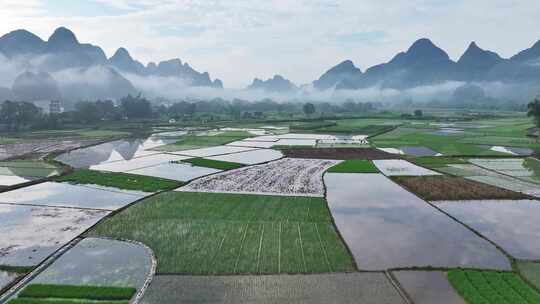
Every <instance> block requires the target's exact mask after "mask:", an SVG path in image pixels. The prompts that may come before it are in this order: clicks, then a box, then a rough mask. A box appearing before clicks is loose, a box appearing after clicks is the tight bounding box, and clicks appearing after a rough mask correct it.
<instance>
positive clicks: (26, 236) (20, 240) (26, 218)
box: [0, 204, 109, 266]
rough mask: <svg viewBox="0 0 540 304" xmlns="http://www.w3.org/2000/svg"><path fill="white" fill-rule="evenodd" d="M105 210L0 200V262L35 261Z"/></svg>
mask: <svg viewBox="0 0 540 304" xmlns="http://www.w3.org/2000/svg"><path fill="white" fill-rule="evenodd" d="M108 213H109V212H107V211H96V210H82V209H73V208H52V207H36V206H21V205H7V204H0V231H2V238H0V265H12V266H31V265H36V264H39V263H40V262H41V261H42V260H43V259H44V258H46V257H47V256H48V255H50V254H51V253H53V252H55V251H56V250H57V249H59V248H60V247H62V246H63V245H64V244H66V243H67V242H69V241H70V240H71V239H73V238H75V237H76V236H78V235H79V234H81V233H82V232H83V231H85V230H86V229H88V228H89V227H90V226H92V225H94V224H95V223H96V222H97V221H99V220H100V219H101V218H103V217H104V216H106V215H107V214H108Z"/></svg>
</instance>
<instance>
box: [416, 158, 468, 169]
mask: <svg viewBox="0 0 540 304" xmlns="http://www.w3.org/2000/svg"><path fill="white" fill-rule="evenodd" d="M410 161H412V162H414V163H415V164H417V165H420V166H424V167H429V168H440V167H445V166H447V165H451V164H467V161H466V160H465V159H463V158H457V157H443V156H423V157H417V158H412V159H410Z"/></svg>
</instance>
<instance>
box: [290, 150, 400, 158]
mask: <svg viewBox="0 0 540 304" xmlns="http://www.w3.org/2000/svg"><path fill="white" fill-rule="evenodd" d="M281 152H283V154H285V156H287V157H293V158H318V159H343V160H347V159H395V158H400V156H399V155H396V154H390V153H386V152H384V151H381V150H378V149H375V148H290V149H282V150H281Z"/></svg>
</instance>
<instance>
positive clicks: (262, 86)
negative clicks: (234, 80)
mask: <svg viewBox="0 0 540 304" xmlns="http://www.w3.org/2000/svg"><path fill="white" fill-rule="evenodd" d="M247 89H248V90H263V91H266V92H275V93H291V92H294V91H296V90H298V87H297V86H296V85H295V84H294V83H292V82H291V81H290V80H288V79H285V78H283V76H281V75H275V76H274V77H273V78H270V79H267V80H261V79H258V78H255V79H253V82H252V83H251V85H249V86H248V87H247Z"/></svg>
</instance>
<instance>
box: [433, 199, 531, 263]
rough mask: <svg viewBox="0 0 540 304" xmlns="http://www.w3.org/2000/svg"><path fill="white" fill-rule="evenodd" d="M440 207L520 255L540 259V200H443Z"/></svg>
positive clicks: (524, 257) (515, 256)
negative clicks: (539, 219)
mask: <svg viewBox="0 0 540 304" xmlns="http://www.w3.org/2000/svg"><path fill="white" fill-rule="evenodd" d="M435 204H436V205H437V207H439V208H441V209H442V210H444V211H445V212H447V213H449V214H450V215H452V216H453V217H455V218H457V219H458V220H459V221H461V222H462V223H464V224H465V225H467V226H469V227H471V228H472V229H475V230H476V231H478V232H479V233H480V234H482V235H483V236H485V237H486V238H488V239H489V240H491V241H493V242H495V243H496V244H498V245H499V246H501V247H502V248H503V249H504V250H505V251H507V252H508V253H509V254H510V255H511V256H513V257H514V258H517V259H527V260H537V259H540V243H539V242H538V241H537V239H538V235H539V234H540V223H539V222H538V220H537V219H538V214H540V203H539V201H535V200H517V201H516V200H479V201H450V202H447V201H441V202H436V203H435Z"/></svg>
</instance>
